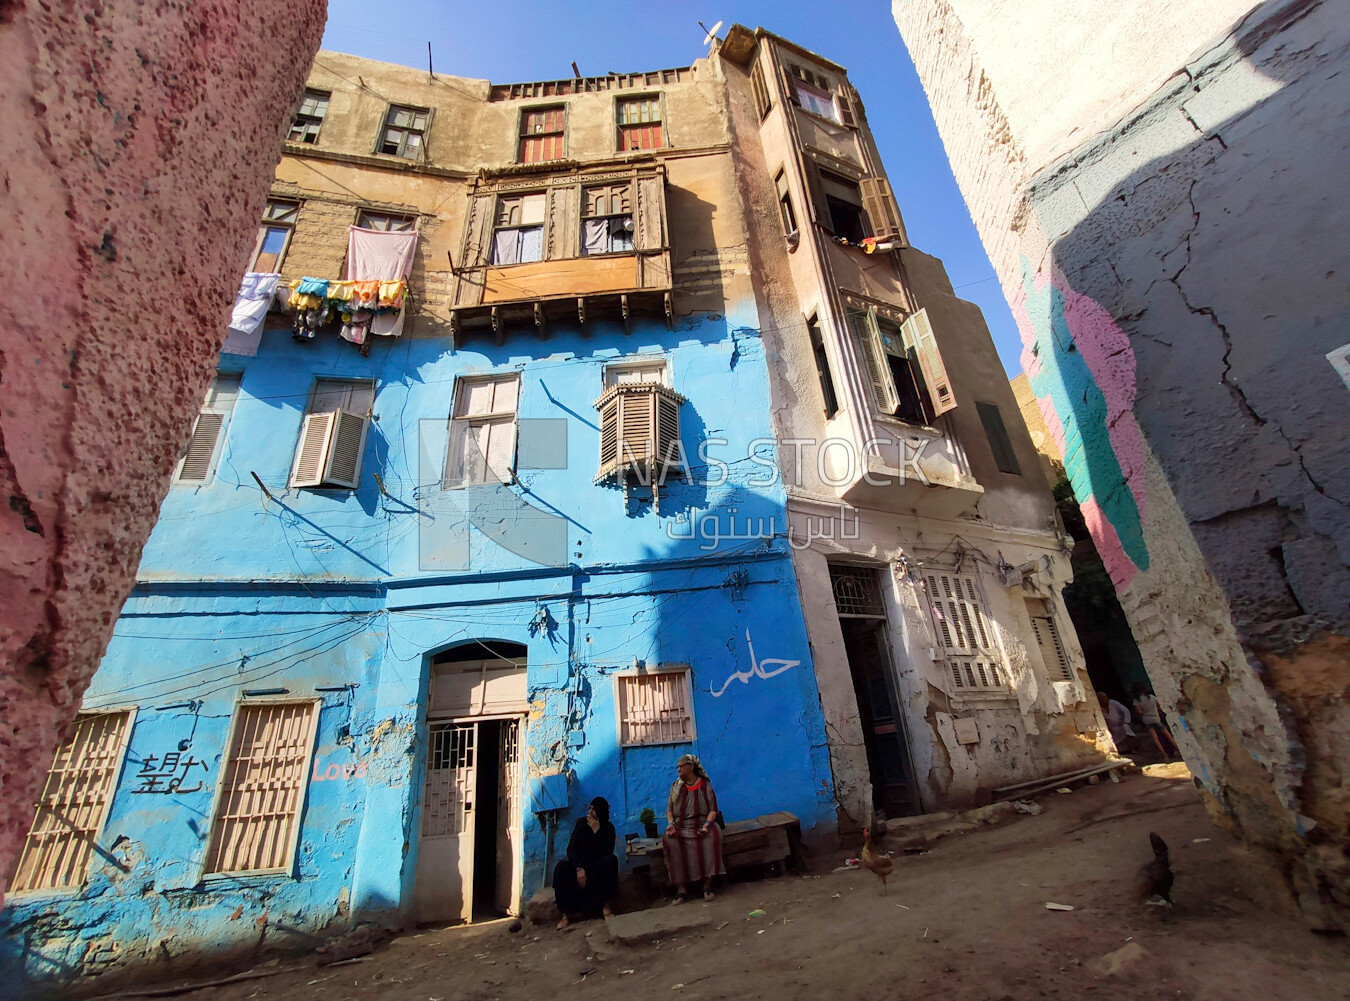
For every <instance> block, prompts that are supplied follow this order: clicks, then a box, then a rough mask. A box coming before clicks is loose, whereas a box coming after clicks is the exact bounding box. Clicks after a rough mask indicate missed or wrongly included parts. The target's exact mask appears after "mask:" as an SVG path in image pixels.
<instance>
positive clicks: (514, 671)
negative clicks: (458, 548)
mask: <svg viewBox="0 0 1350 1001" xmlns="http://www.w3.org/2000/svg"><path fill="white" fill-rule="evenodd" d="M525 661H526V650H525V647H523V646H521V645H519V644H517V643H502V642H493V641H477V640H475V641H472V642H470V643H468V644H465V645H462V646H457V647H454V648H452V649H450V650H446V651H445V652H443V653H440V654H438V655H436V657H435V658H434V659H433V660H432V664H431V678H430V683H429V685H428V692H427V744H426V748H427V757H426V780H425V784H424V786H423V795H422V825H421V842H420V846H419V850H418V855H417V887H416V900H417V912H418V919H419V920H420V921H423V922H433V921H473V920H474V919H479V920H481V919H483V918H490V917H498V916H500V915H502V914H518V913H519V912H520V869H521V838H522V824H523V818H524V811H523V807H522V804H521V768H520V762H521V748H522V741H523V738H524V729H525V716H526V713H527V712H528V702H527V699H528V695H527V689H526V683H525Z"/></svg>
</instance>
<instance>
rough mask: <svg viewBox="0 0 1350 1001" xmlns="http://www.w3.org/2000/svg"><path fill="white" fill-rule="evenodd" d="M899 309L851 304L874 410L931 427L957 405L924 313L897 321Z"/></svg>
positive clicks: (852, 322) (850, 317)
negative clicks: (930, 425)
mask: <svg viewBox="0 0 1350 1001" xmlns="http://www.w3.org/2000/svg"><path fill="white" fill-rule="evenodd" d="M901 316H902V314H901V313H900V311H899V310H897V309H894V308H888V307H885V306H880V305H877V304H871V305H865V304H863V303H862V302H861V301H855V302H854V303H853V304H852V308H850V309H849V312H848V322H849V327H850V328H851V330H852V331H853V336H854V339H855V342H856V344H857V347H858V354H859V356H860V357H861V358H862V360H863V364H864V366H865V367H866V369H867V375H868V381H869V383H870V384H871V388H872V403H873V405H874V406H875V407H876V409H877V412H878V413H881V414H885V415H886V416H888V417H898V418H899V419H900V420H903V421H907V422H909V423H911V424H932V423H933V422H934V421H935V420H936V419H937V418H938V417H940V416H941V415H943V414H945V413H946V412H947V411H949V410H952V409H953V408H955V406H956V398H955V396H954V395H953V393H952V389H951V381H950V380H949V379H948V378H947V369H946V366H945V365H944V364H943V361H942V354H941V352H939V351H938V346H937V339H936V338H935V337H934V336H933V328H932V325H931V324H930V323H929V322H928V312H927V310H923V309H921V310H919V311H918V312H917V313H914V314H912V315H911V316H909V317H907V318H905V319H904V320H903V321H902V320H901Z"/></svg>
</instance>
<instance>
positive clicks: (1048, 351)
mask: <svg viewBox="0 0 1350 1001" xmlns="http://www.w3.org/2000/svg"><path fill="white" fill-rule="evenodd" d="M1011 305H1012V311H1013V316H1014V317H1016V319H1017V323H1018V326H1019V327H1020V328H1021V331H1022V343H1023V344H1024V345H1025V346H1026V348H1025V350H1024V351H1023V352H1022V368H1023V370H1024V371H1025V372H1026V374H1027V379H1028V380H1029V381H1030V383H1031V388H1032V391H1033V392H1034V393H1035V394H1036V400H1037V402H1038V403H1039V404H1040V408H1041V413H1042V414H1043V415H1044V416H1045V422H1046V424H1047V425H1048V426H1049V428H1050V432H1051V434H1053V435H1054V436H1055V438H1056V440H1057V441H1058V442H1059V446H1060V448H1061V450H1062V451H1063V454H1064V469H1065V472H1066V474H1067V475H1068V478H1069V482H1070V483H1071V484H1072V485H1073V490H1074V494H1075V495H1076V496H1077V498H1078V503H1079V506H1080V507H1081V509H1082V511H1083V517H1084V519H1085V520H1086V521H1087V524H1088V528H1089V530H1090V531H1091V532H1092V538H1093V541H1094V542H1095V543H1096V545H1097V551H1098V552H1099V553H1100V554H1101V557H1102V561H1103V562H1104V563H1105V564H1106V569H1107V571H1108V572H1109V573H1110V574H1111V579H1112V581H1113V582H1114V583H1115V585H1116V588H1117V590H1120V591H1123V590H1125V588H1127V587H1128V586H1129V584H1130V581H1131V580H1133V578H1134V575H1135V573H1136V572H1137V571H1139V570H1147V569H1148V562H1149V560H1148V546H1147V545H1146V544H1145V542H1144V531H1143V516H1144V508H1145V499H1146V498H1145V490H1144V445H1143V438H1142V437H1141V435H1140V432H1139V425H1138V424H1137V423H1136V422H1135V419H1134V395H1135V364H1134V350H1133V349H1132V348H1131V347H1130V341H1129V337H1128V336H1126V334H1125V332H1124V331H1123V330H1121V329H1120V327H1119V326H1117V325H1116V322H1115V320H1114V319H1112V317H1111V314H1110V313H1108V312H1107V311H1106V310H1105V309H1103V308H1102V307H1101V306H1100V305H1099V304H1098V303H1097V302H1095V301H1094V300H1092V299H1090V298H1089V297H1087V296H1085V295H1082V294H1080V293H1078V292H1075V291H1074V290H1073V289H1072V288H1070V287H1069V285H1068V283H1067V282H1065V281H1064V279H1063V278H1062V277H1059V276H1055V275H1050V274H1046V273H1045V272H1035V273H1033V272H1032V270H1031V265H1030V262H1029V261H1028V260H1027V259H1026V257H1023V258H1022V287H1021V289H1019V290H1018V294H1017V295H1015V296H1014V297H1013V299H1012V303H1011Z"/></svg>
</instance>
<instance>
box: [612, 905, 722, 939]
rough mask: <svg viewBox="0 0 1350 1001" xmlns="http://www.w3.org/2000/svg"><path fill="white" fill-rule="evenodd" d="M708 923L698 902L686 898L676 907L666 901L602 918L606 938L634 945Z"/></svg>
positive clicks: (705, 908)
mask: <svg viewBox="0 0 1350 1001" xmlns="http://www.w3.org/2000/svg"><path fill="white" fill-rule="evenodd" d="M710 924H712V915H711V914H709V913H708V907H707V905H706V904H704V903H702V902H701V901H693V900H691V901H689V902H688V903H684V904H681V905H680V906H679V907H672V906H670V905H669V904H666V905H665V906H663V907H652V908H649V909H648V910H645V911H633V912H631V913H629V914H613V915H610V916H609V917H607V918H605V927H606V928H607V929H608V931H609V937H610V941H613V942H621V943H622V944H624V945H636V944H638V943H639V942H650V941H651V940H652V939H655V938H665V937H667V936H668V935H678V934H680V933H681V932H687V931H693V930H694V929H695V928H703V927H706V926H707V925H710Z"/></svg>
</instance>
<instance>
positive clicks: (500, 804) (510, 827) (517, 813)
mask: <svg viewBox="0 0 1350 1001" xmlns="http://www.w3.org/2000/svg"><path fill="white" fill-rule="evenodd" d="M521 729H522V725H521V722H520V721H519V720H514V719H508V720H503V721H502V725H501V758H500V761H501V768H500V769H499V770H498V775H499V776H500V779H499V782H498V786H497V908H498V909H499V910H502V911H505V912H506V913H508V914H519V913H520V879H519V873H520V868H519V867H520V846H521V839H522V838H523V836H524V810H523V807H522V804H521V797H520V739H521V736H522V735H521Z"/></svg>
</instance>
